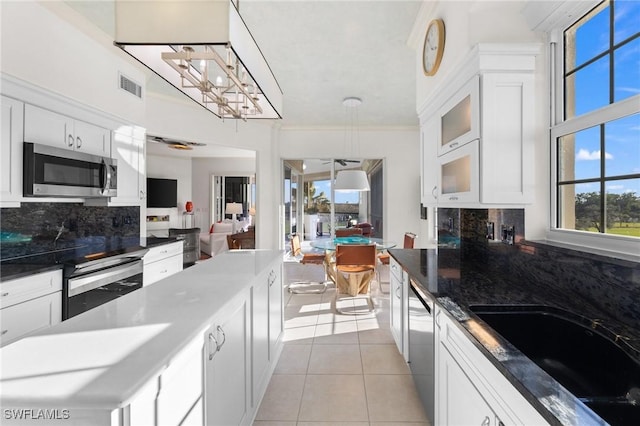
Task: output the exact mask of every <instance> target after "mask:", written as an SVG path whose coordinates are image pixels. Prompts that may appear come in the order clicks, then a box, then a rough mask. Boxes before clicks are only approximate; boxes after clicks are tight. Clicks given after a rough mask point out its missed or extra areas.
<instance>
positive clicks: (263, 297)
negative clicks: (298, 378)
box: [251, 270, 273, 406]
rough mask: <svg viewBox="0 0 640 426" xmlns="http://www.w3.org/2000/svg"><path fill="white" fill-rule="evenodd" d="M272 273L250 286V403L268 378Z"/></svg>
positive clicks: (262, 276) (253, 402)
mask: <svg viewBox="0 0 640 426" xmlns="http://www.w3.org/2000/svg"><path fill="white" fill-rule="evenodd" d="M272 274H273V271H272V270H269V273H268V274H266V273H265V274H262V275H260V277H258V279H257V280H256V282H255V285H254V286H253V287H252V290H251V292H252V294H251V299H252V304H251V308H252V309H251V324H252V335H251V338H252V340H251V342H252V352H253V356H252V361H253V362H252V374H251V377H252V382H253V386H252V391H253V393H252V399H251V405H252V406H253V405H255V404H257V403H258V398H259V395H261V394H262V392H261V391H262V389H263V388H265V387H266V385H267V382H268V379H269V281H270V279H271V276H272Z"/></svg>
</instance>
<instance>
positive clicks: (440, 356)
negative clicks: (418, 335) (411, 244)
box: [389, 241, 640, 425]
mask: <svg viewBox="0 0 640 426" xmlns="http://www.w3.org/2000/svg"><path fill="white" fill-rule="evenodd" d="M389 252H390V254H391V256H392V257H393V260H394V261H396V262H398V264H399V265H400V266H401V267H402V269H403V270H404V271H405V273H406V274H407V275H408V277H409V278H410V282H411V285H412V286H415V287H416V288H417V289H418V291H419V292H423V293H425V294H427V295H428V296H429V297H430V298H433V299H434V301H435V307H434V311H435V313H434V324H435V327H434V329H435V335H436V338H435V345H436V346H435V347H436V349H435V352H436V361H435V362H436V378H435V382H436V384H435V386H436V389H435V394H436V424H449V423H450V421H451V420H450V419H449V418H448V417H447V416H451V415H455V410H456V407H457V406H456V401H452V400H451V398H455V394H456V393H460V392H462V388H463V387H464V386H465V384H464V383H463V380H461V378H464V380H466V381H467V382H468V384H469V386H468V387H467V388H465V395H467V396H466V398H467V400H465V401H461V402H462V403H463V404H464V407H465V410H466V411H467V412H470V411H474V408H475V407H472V405H471V404H470V403H469V400H470V398H471V396H470V393H469V392H467V391H469V390H470V389H476V392H478V393H479V397H480V399H484V401H485V402H486V401H493V406H492V405H491V404H488V405H489V406H488V407H485V408H483V409H482V410H484V411H482V410H481V409H478V411H482V412H483V413H484V412H486V413H489V414H487V417H486V418H491V419H493V416H495V419H497V420H496V424H497V422H498V421H502V422H504V424H509V423H512V422H515V423H524V424H529V423H531V421H529V422H527V421H526V417H525V416H524V415H523V411H524V410H523V409H520V410H518V409H515V408H514V407H513V404H511V403H510V401H507V400H506V398H507V395H508V394H510V393H512V394H516V397H517V398H519V399H520V400H522V399H523V398H524V400H526V402H527V403H528V404H527V405H529V406H530V407H531V408H533V409H535V411H536V412H537V414H536V413H533V417H534V418H535V416H538V417H539V419H540V421H539V422H538V421H535V422H534V423H535V424H541V423H547V424H562V425H604V424H607V423H610V424H638V421H640V407H638V406H637V405H633V404H631V403H630V404H627V405H626V406H623V405H624V403H622V402H621V403H618V402H614V404H613V405H615V407H614V408H615V410H614V409H613V408H612V409H609V408H608V407H604V408H605V409H606V410H608V411H601V412H602V413H605V414H606V417H605V415H603V416H602V417H601V416H600V415H599V414H598V412H596V409H595V408H593V409H592V408H591V407H589V406H588V405H587V404H585V401H583V400H582V399H581V398H579V397H578V396H577V395H574V394H572V393H571V392H570V391H569V390H568V389H567V388H565V387H564V386H563V385H561V384H560V383H559V382H558V381H557V380H555V379H554V378H553V377H552V376H551V375H549V374H548V373H547V372H546V371H545V370H543V369H542V368H540V367H539V366H538V365H537V364H536V363H534V362H533V361H532V360H531V359H530V358H529V357H527V356H526V355H525V354H524V353H522V352H520V350H519V349H518V348H517V347H516V346H514V344H512V342H510V341H508V340H507V339H505V338H504V337H503V336H502V335H501V334H499V333H497V332H496V331H495V330H494V329H492V328H491V327H490V326H489V325H488V324H487V323H485V322H484V321H482V319H481V318H479V317H478V316H477V315H476V314H475V313H474V307H479V306H480V307H482V306H484V307H487V306H488V307H491V306H495V305H502V306H505V305H506V306H519V307H523V306H524V307H527V308H528V307H535V308H536V309H538V307H543V309H546V311H547V312H552V313H557V312H563V313H564V315H565V316H568V317H569V318H570V320H571V322H573V323H575V324H584V325H586V329H587V330H589V331H588V334H589V333H591V334H593V335H595V334H598V335H601V336H604V337H606V338H608V339H610V340H611V341H616V342H617V345H618V346H620V347H621V351H622V352H623V353H625V354H626V355H627V356H628V357H629V358H630V360H631V363H632V364H634V363H635V364H636V365H640V356H639V354H640V334H639V333H640V332H639V330H640V327H639V325H640V324H639V321H638V318H639V316H638V310H637V308H635V307H634V306H633V303H632V302H631V301H632V300H637V297H636V296H634V294H635V292H637V291H638V290H637V289H638V279H639V278H640V277H639V275H638V271H639V270H640V267H639V265H638V264H637V263H635V262H632V261H626V260H621V259H615V258H608V257H604V256H598V255H592V254H588V253H582V252H578V251H575V250H569V249H565V248H562V247H553V246H550V245H546V244H540V243H531V242H529V243H523V244H520V245H515V246H508V245H505V244H489V245H487V244H486V243H485V244H484V245H476V244H474V242H473V241H463V243H462V247H461V248H458V249H448V248H439V249H437V250H436V249H433V250H399V249H392V250H390V251H389ZM407 281H408V282H409V280H407ZM409 321H410V319H409ZM540 328H544V325H543V324H542V323H540V324H539V325H538V326H537V329H540ZM547 331H548V332H549V333H551V332H552V331H553V330H547ZM522 333H526V331H525V330H524V329H523V330H520V335H522ZM541 333H544V329H543V330H542V331H541ZM563 337H566V339H570V338H571V337H570V336H568V335H567V336H563ZM523 338H524V339H526V336H525V337H523ZM569 341H570V340H569ZM589 350H593V351H595V350H597V349H596V348H589ZM409 361H410V362H411V359H410V360H409ZM610 362H612V360H611V359H609V358H607V357H605V356H602V358H601V361H600V365H599V369H602V370H604V371H607V370H608V369H613V368H614V366H613V365H610V364H609V363H610ZM455 369H458V370H456V371H460V373H461V374H459V375H458V376H457V377H454V376H453V375H452V374H453V373H451V372H452V371H454V370H455ZM438 375H439V377H438ZM465 377H466V378H465ZM628 377H629V381H630V382H633V381H634V380H635V379H634V378H633V377H634V376H633V372H632V371H630V372H629V374H628ZM447 381H448V383H447ZM622 386H623V387H624V386H630V385H629V384H628V383H623V384H622ZM443 390H444V391H445V392H443ZM492 394H493V395H492ZM623 394H624V392H623V393H622V394H621V395H619V396H623ZM612 396H614V397H615V396H616V395H612ZM494 397H495V398H494ZM447 398H449V399H450V400H449V401H446V399H447ZM492 398H493V399H492ZM438 399H439V401H438ZM443 400H444V401H445V403H444V404H443V403H442V402H443ZM438 407H440V408H438ZM452 407H453V408H452ZM462 411H464V410H462ZM484 416H485V414H482V416H481V417H479V422H478V424H479V423H480V422H482V421H483V417H484ZM529 418H531V417H529ZM543 419H544V420H543ZM490 424H494V421H493V420H491V423H490Z"/></svg>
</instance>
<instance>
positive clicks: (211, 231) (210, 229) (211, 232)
mask: <svg viewBox="0 0 640 426" xmlns="http://www.w3.org/2000/svg"><path fill="white" fill-rule="evenodd" d="M213 225H214V224H213V223H212V224H211V228H209V233H210V234H213Z"/></svg>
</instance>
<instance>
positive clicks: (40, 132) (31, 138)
mask: <svg viewBox="0 0 640 426" xmlns="http://www.w3.org/2000/svg"><path fill="white" fill-rule="evenodd" d="M24 139H25V141H26V142H33V143H40V144H44V145H51V146H56V147H58V148H64V149H71V150H74V151H82V152H86V153H87V154H94V155H100V156H103V157H110V156H111V132H110V131H109V129H105V128H103V127H100V126H96V125H94V124H90V123H86V122H84V121H80V120H75V119H73V118H71V117H67V116H66V115H62V114H58V113H55V112H53V111H49V110H47V109H44V108H40V107H37V106H35V105H30V104H26V105H25V109H24Z"/></svg>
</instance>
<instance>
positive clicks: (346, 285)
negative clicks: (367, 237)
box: [335, 244, 376, 315]
mask: <svg viewBox="0 0 640 426" xmlns="http://www.w3.org/2000/svg"><path fill="white" fill-rule="evenodd" d="M335 275H336V298H335V301H336V311H337V312H339V313H341V314H351V315H354V314H360V313H366V312H370V311H372V310H373V302H372V300H371V293H370V283H371V281H372V280H373V278H374V277H375V275H376V245H375V244H338V245H337V246H336V255H335ZM341 294H342V295H344V294H346V295H349V296H351V297H357V296H359V295H364V296H366V297H365V300H366V301H367V306H368V310H367V311H366V312H362V311H357V310H353V311H345V310H342V309H339V308H338V305H337V302H338V300H339V299H340V295H341Z"/></svg>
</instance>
